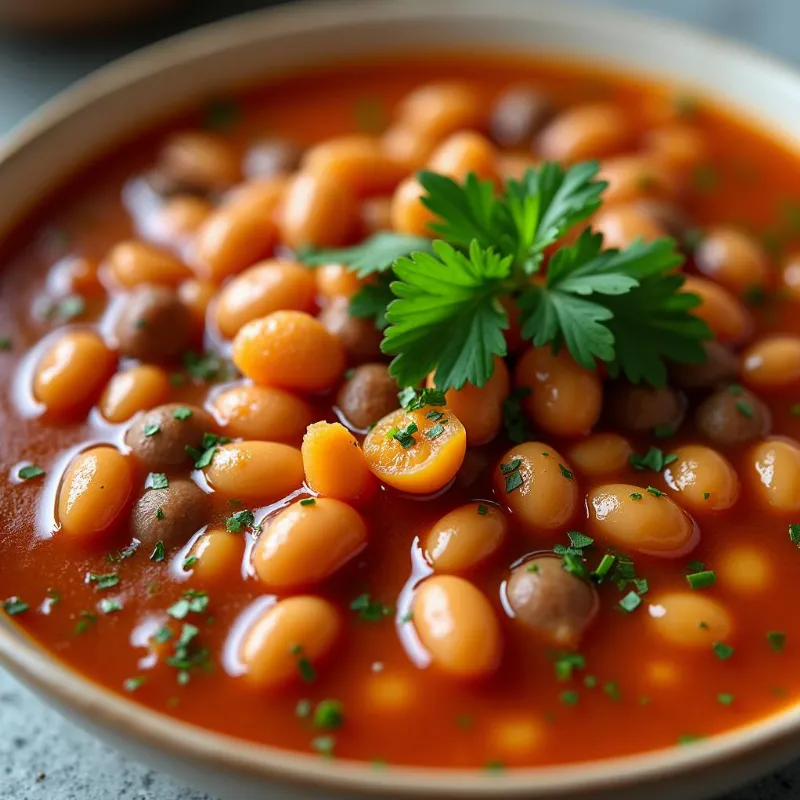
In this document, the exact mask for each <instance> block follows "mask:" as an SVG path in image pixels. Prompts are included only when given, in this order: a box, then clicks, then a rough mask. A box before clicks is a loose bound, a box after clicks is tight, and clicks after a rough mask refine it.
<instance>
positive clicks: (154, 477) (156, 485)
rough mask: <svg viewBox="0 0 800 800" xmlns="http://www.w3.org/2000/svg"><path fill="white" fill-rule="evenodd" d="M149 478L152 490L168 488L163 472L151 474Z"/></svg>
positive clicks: (167, 481) (167, 479) (167, 480)
mask: <svg viewBox="0 0 800 800" xmlns="http://www.w3.org/2000/svg"><path fill="white" fill-rule="evenodd" d="M149 477H150V486H151V487H152V488H153V489H166V488H167V487H168V486H169V478H167V476H166V475H165V474H164V473H163V472H151V473H150V476H149Z"/></svg>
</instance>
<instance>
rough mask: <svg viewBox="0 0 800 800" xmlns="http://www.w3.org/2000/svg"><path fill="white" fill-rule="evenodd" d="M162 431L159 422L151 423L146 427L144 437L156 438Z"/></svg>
mask: <svg viewBox="0 0 800 800" xmlns="http://www.w3.org/2000/svg"><path fill="white" fill-rule="evenodd" d="M160 430H161V426H160V425H159V424H158V423H157V422H151V423H150V424H149V425H145V426H144V435H145V436H147V437H150V436H155V435H156V434H157V433H158V432H159V431H160Z"/></svg>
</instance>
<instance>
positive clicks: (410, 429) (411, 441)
mask: <svg viewBox="0 0 800 800" xmlns="http://www.w3.org/2000/svg"><path fill="white" fill-rule="evenodd" d="M434 427H436V426H434ZM418 430H419V428H418V427H417V423H416V422H409V423H408V425H406V427H405V428H392V429H391V430H390V431H389V434H391V435H389V434H387V436H389V438H390V439H395V440H397V442H398V443H399V444H400V447H402V448H403V450H408V449H409V448H410V447H413V446H414V445H415V444H416V443H417V440H416V439H415V438H414V434H415V433H416V432H417V431H418Z"/></svg>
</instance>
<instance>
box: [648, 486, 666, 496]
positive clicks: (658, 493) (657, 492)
mask: <svg viewBox="0 0 800 800" xmlns="http://www.w3.org/2000/svg"><path fill="white" fill-rule="evenodd" d="M645 491H647V492H649V493H650V494H651V495H653V497H663V496H664V492H662V491H661V490H660V489H656V488H655V487H654V486H648V487H647V489H646V490H645Z"/></svg>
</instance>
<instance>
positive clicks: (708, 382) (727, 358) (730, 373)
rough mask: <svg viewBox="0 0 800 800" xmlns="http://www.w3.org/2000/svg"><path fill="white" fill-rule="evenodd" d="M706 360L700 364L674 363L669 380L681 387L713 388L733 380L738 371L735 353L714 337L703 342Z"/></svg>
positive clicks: (737, 360)
mask: <svg viewBox="0 0 800 800" xmlns="http://www.w3.org/2000/svg"><path fill="white" fill-rule="evenodd" d="M703 349H704V350H705V351H706V360H705V362H704V363H702V364H674V365H673V366H672V367H671V368H670V380H672V382H673V383H675V384H676V385H677V386H680V387H681V388H683V389H713V388H714V387H715V386H717V385H718V384H720V383H727V382H728V381H731V380H733V379H734V378H735V377H736V376H737V375H738V373H739V359H738V358H737V357H736V354H735V353H734V352H733V351H731V350H729V349H728V348H727V347H725V345H724V344H720V343H719V342H718V341H717V340H716V339H713V340H712V341H710V342H703Z"/></svg>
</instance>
